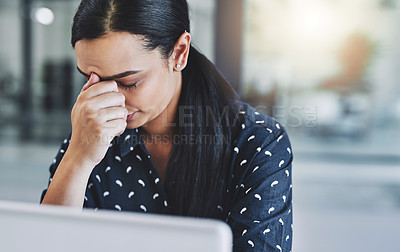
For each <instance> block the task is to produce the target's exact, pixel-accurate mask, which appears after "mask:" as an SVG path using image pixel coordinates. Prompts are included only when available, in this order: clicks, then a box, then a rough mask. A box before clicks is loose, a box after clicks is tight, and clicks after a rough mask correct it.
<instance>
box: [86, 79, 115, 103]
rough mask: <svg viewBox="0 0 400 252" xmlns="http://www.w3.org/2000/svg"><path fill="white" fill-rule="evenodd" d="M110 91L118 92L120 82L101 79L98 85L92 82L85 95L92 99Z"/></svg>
mask: <svg viewBox="0 0 400 252" xmlns="http://www.w3.org/2000/svg"><path fill="white" fill-rule="evenodd" d="M110 92H114V93H118V84H117V83H116V82H115V81H101V82H98V83H97V84H96V85H93V84H92V86H90V87H88V88H87V89H86V90H85V91H84V93H85V94H84V95H85V97H86V98H87V99H90V98H93V97H96V96H99V95H102V94H105V93H110Z"/></svg>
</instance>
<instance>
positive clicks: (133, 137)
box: [114, 128, 143, 157]
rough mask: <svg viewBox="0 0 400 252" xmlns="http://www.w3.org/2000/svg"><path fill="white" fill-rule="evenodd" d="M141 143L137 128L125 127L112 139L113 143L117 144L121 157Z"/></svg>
mask: <svg viewBox="0 0 400 252" xmlns="http://www.w3.org/2000/svg"><path fill="white" fill-rule="evenodd" d="M141 143H143V140H142V139H141V137H140V134H139V130H138V129H137V128H136V129H125V131H124V133H122V134H121V135H119V136H118V137H116V138H115V141H114V144H116V145H118V146H119V149H120V153H121V156H122V157H123V156H126V155H127V154H128V153H129V152H131V151H133V150H134V149H135V148H136V146H137V145H139V144H141Z"/></svg>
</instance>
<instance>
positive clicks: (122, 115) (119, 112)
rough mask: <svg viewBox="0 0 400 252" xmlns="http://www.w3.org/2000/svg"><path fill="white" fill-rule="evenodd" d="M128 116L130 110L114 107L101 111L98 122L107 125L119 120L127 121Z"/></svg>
mask: <svg viewBox="0 0 400 252" xmlns="http://www.w3.org/2000/svg"><path fill="white" fill-rule="evenodd" d="M127 116H128V110H127V109H126V108H123V107H112V108H105V109H101V110H100V111H99V117H98V120H99V121H100V123H107V122H110V121H113V120H117V119H123V120H125V121H126V118H127Z"/></svg>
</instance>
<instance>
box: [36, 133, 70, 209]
mask: <svg viewBox="0 0 400 252" xmlns="http://www.w3.org/2000/svg"><path fill="white" fill-rule="evenodd" d="M69 140H70V136H69V137H68V138H66V139H64V141H63V143H62V144H61V147H60V149H59V150H58V152H57V155H56V157H55V158H54V160H53V163H52V164H51V165H50V168H49V171H50V177H49V181H48V184H47V188H48V187H49V185H50V182H51V180H52V179H53V176H54V173H55V172H56V169H57V167H58V165H59V164H60V162H61V159H62V158H63V157H64V154H65V152H66V151H67V148H68V145H69ZM47 188H46V189H45V190H43V191H42V195H41V196H40V204H41V203H42V201H43V199H44V196H45V195H46V193H47Z"/></svg>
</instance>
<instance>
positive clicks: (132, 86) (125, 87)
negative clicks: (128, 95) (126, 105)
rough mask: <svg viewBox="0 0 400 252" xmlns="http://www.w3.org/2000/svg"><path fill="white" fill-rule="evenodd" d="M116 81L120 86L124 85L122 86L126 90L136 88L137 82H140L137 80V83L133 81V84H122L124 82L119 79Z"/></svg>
mask: <svg viewBox="0 0 400 252" xmlns="http://www.w3.org/2000/svg"><path fill="white" fill-rule="evenodd" d="M116 82H117V84H118V86H120V87H122V88H123V89H125V90H132V89H136V87H137V83H138V82H135V83H133V84H131V85H125V84H122V83H121V82H119V81H116Z"/></svg>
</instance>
